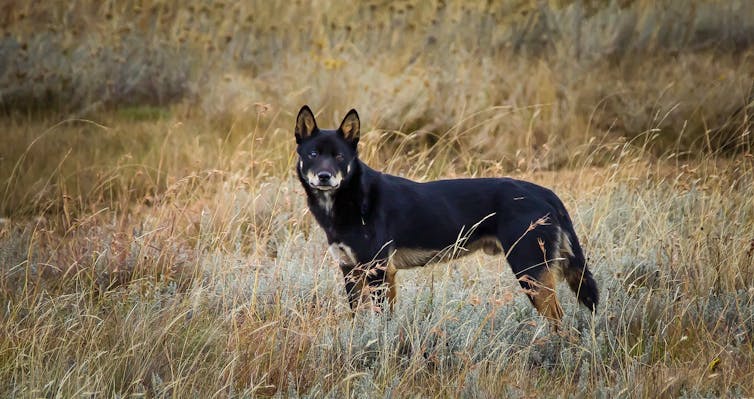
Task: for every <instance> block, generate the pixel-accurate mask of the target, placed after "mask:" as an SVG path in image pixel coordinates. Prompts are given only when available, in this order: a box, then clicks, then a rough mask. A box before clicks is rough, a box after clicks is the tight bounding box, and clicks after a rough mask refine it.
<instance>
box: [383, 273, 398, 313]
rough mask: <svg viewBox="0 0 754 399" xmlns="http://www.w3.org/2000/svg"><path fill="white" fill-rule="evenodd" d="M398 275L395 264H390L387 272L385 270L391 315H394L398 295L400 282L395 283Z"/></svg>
mask: <svg viewBox="0 0 754 399" xmlns="http://www.w3.org/2000/svg"><path fill="white" fill-rule="evenodd" d="M396 273H398V269H396V268H395V266H394V265H393V262H388V266H387V270H385V283H387V303H388V304H389V305H390V313H393V308H394V307H395V297H396V296H397V295H398V282H397V281H395V274H396Z"/></svg>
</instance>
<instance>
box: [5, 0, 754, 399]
mask: <svg viewBox="0 0 754 399" xmlns="http://www.w3.org/2000/svg"><path fill="white" fill-rule="evenodd" d="M344 4H345V3H344ZM441 4H444V6H438V5H428V4H425V3H418V2H417V3H413V2H400V3H391V4H382V3H379V4H378V3H363V4H359V5H357V6H353V5H349V6H345V5H342V4H340V3H329V2H317V3H315V4H309V3H307V2H302V3H294V4H291V5H287V6H284V7H283V6H280V7H277V6H274V7H273V6H271V5H270V3H267V2H258V3H243V4H240V3H239V4H238V5H230V4H227V5H226V4H224V3H221V2H216V3H212V4H204V3H200V2H194V1H190V2H187V3H185V4H184V5H180V4H178V3H177V2H172V1H144V2H133V3H118V2H91V1H83V0H82V1H76V2H67V3H65V4H64V3H59V4H58V3H53V4H50V5H48V6H46V7H41V6H39V5H34V4H33V3H28V4H27V3H25V2H10V3H7V4H6V5H4V6H3V7H0V21H2V22H3V23H2V24H0V25H2V26H3V29H4V32H5V33H4V35H3V37H2V38H0V55H2V56H0V106H1V107H2V108H3V111H4V115H3V117H2V118H1V119H0V132H3V133H2V138H3V139H2V141H3V146H2V148H0V305H2V308H1V310H0V312H2V317H0V324H1V326H0V328H1V330H0V331H2V336H1V338H2V339H0V396H2V397H40V396H45V397H78V396H94V397H115V396H121V397H122V396H135V397H138V396H148V397H163V396H174V397H187V396H188V397H228V396H233V397H252V396H272V395H279V396H294V397H295V396H316V397H319V396H329V397H364V396H367V397H385V396H388V395H391V396H396V397H403V396H411V397H414V396H422V397H425V396H441V397H447V396H454V397H455V396H464V397H520V396H527V397H528V396H547V397H551V396H564V397H570V396H574V397H584V396H586V397H657V396H666V397H668V396H688V397H709V396H733V397H738V396H754V318H753V317H752V315H753V314H754V283H753V282H754V235H753V233H752V232H754V206H753V205H752V200H751V199H752V197H754V186H752V184H751V182H752V181H754V159H753V158H752V155H751V152H752V151H751V144H752V139H751V137H752V136H751V134H750V129H751V121H752V119H751V112H752V94H751V90H752V81H754V78H753V77H754V69H752V65H754V62H752V60H751V58H752V51H751V47H750V45H751V43H752V40H754V39H753V38H754V35H752V30H754V16H753V15H752V12H754V10H753V9H752V8H751V7H747V3H746V2H745V1H729V2H717V1H702V0H697V1H694V2H693V3H692V4H693V7H688V6H687V5H688V4H689V3H688V2H680V1H679V2H674V1H667V2H660V3H656V2H647V1H622V2H612V3H610V4H609V5H605V4H603V3H600V2H569V1H564V2H563V1H561V2H556V1H552V2H539V1H537V2H529V1H520V2H505V3H504V4H501V5H499V6H490V7H487V6H484V7H483V6H477V5H468V4H467V3H464V2H455V1H448V2H443V3H441ZM485 7H487V8H485ZM294 21H295V22H294ZM53 22H55V23H53ZM303 103H309V104H311V105H312V106H313V107H314V108H315V109H316V110H318V120H319V121H320V122H321V123H322V124H323V125H331V124H335V123H336V122H337V121H338V120H339V118H340V117H341V116H342V115H343V113H344V112H345V111H346V110H347V109H348V108H350V107H356V108H357V109H358V110H359V112H360V114H361V115H362V121H363V126H364V128H365V131H364V132H363V139H362V144H361V155H362V158H364V159H365V160H366V161H367V162H369V163H370V164H371V165H373V166H375V167H377V168H379V169H381V170H386V171H389V172H393V173H400V174H403V175H407V176H410V177H413V178H416V179H420V180H426V179H431V178H435V177H438V176H449V177H453V176H500V175H513V176H515V177H519V178H524V179H528V180H532V181H535V182H537V183H540V184H543V185H546V186H549V187H552V188H553V189H554V190H555V191H556V192H557V193H558V194H559V195H560V196H561V197H562V198H563V200H564V202H565V203H566V205H567V207H568V208H569V209H570V210H571V213H572V216H573V219H574V222H575V224H576V230H577V232H578V234H579V236H580V237H581V239H582V242H583V244H584V247H585V251H586V253H587V256H588V258H589V262H590V267H591V269H592V270H593V272H594V274H595V279H596V280H597V282H598V283H599V285H600V289H601V292H602V295H603V297H602V300H601V302H600V308H599V310H598V313H597V314H596V315H595V316H594V317H592V316H591V315H589V314H587V313H586V312H585V311H584V309H583V308H579V307H578V306H577V304H576V301H575V298H573V296H572V295H571V294H570V292H568V290H567V288H566V287H565V285H561V286H560V287H559V290H560V292H562V293H563V295H562V296H561V302H562V303H563V304H564V310H565V313H566V316H565V333H564V334H554V333H552V332H550V331H549V329H548V326H547V324H546V322H545V321H544V320H543V319H542V318H540V317H539V316H537V315H536V313H535V312H534V311H533V309H532V308H531V306H530V305H529V303H528V302H527V301H526V299H525V296H524V295H522V294H521V293H520V290H519V288H518V284H517V283H516V281H515V280H514V279H513V276H512V275H511V273H510V272H509V269H508V267H507V265H506V264H505V262H504V260H502V259H500V258H492V257H487V256H484V255H479V256H472V257H468V258H464V259H463V260H459V261H454V262H450V263H449V264H446V265H439V266H435V267H433V268H432V269H431V271H429V270H415V271H402V272H401V273H400V274H399V276H398V277H399V279H400V281H401V290H400V292H399V300H398V304H397V306H396V312H395V314H393V315H392V316H391V317H386V316H384V315H378V314H371V313H368V312H364V313H360V314H359V315H357V317H356V318H354V319H351V318H350V317H349V316H348V310H347V308H348V305H347V304H346V301H345V298H344V295H343V287H342V282H341V277H340V272H339V271H338V270H336V268H335V267H334V265H333V264H332V260H331V259H329V258H328V257H327V255H326V254H325V247H326V244H325V242H324V235H323V234H322V232H321V231H320V229H319V228H318V227H317V226H316V225H315V224H314V222H313V220H312V218H311V217H310V215H308V213H307V211H306V207H305V201H304V198H303V197H304V194H303V192H302V190H301V189H300V187H299V186H298V182H297V181H295V179H294V178H293V174H292V171H293V165H294V163H295V159H294V158H293V156H294V155H293V146H294V142H293V139H292V132H291V126H293V117H294V113H295V111H296V110H298V107H300V105H301V104H303Z"/></svg>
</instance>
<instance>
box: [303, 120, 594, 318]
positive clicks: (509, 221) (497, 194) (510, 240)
mask: <svg viewBox="0 0 754 399" xmlns="http://www.w3.org/2000/svg"><path fill="white" fill-rule="evenodd" d="M359 127H360V122H359V116H358V114H357V113H356V111H355V110H351V111H350V112H348V114H347V115H346V117H345V118H344V119H343V122H342V123H341V125H340V127H339V128H338V129H336V130H324V129H319V128H318V127H317V122H316V121H315V118H314V114H313V113H312V111H311V110H310V109H309V107H308V106H304V107H303V108H301V111H299V113H298V117H297V119H296V128H295V134H296V143H297V144H298V146H297V149H296V151H297V152H298V155H299V162H298V166H297V170H298V176H299V179H300V180H301V184H302V185H303V186H304V190H306V195H307V199H308V204H309V209H310V210H311V212H312V214H313V215H314V217H315V218H316V220H317V222H318V223H319V225H320V226H322V228H323V229H324V230H325V234H326V235H327V242H328V243H329V244H330V252H331V253H332V255H333V256H334V257H335V258H336V259H337V260H338V262H339V264H340V268H341V270H342V271H343V275H344V277H345V286H346V292H347V294H348V299H349V303H350V305H351V308H352V309H355V308H356V307H357V306H358V305H359V303H360V301H362V299H364V298H368V297H370V296H371V298H372V300H374V301H375V302H376V303H377V304H378V305H380V306H382V305H383V303H384V298H385V294H386V293H387V299H388V303H389V304H390V308H391V309H392V307H393V304H394V302H395V297H396V291H397V287H396V281H395V274H396V272H397V271H398V270H400V269H407V268H412V267H416V266H424V265H427V264H430V263H434V262H438V261H444V260H448V259H454V258H457V257H460V256H463V255H467V254H469V253H471V252H474V251H475V250H478V249H482V250H484V252H485V253H487V254H491V255H494V254H501V253H504V255H505V257H506V259H507V262H508V264H510V266H511V268H512V269H513V273H515V275H516V277H517V278H518V281H519V282H520V284H521V286H522V287H523V288H524V289H525V292H526V294H527V295H528V296H529V299H530V300H531V302H532V303H533V304H534V306H535V307H536V309H537V311H539V313H540V314H542V315H544V316H545V317H547V318H549V319H552V320H554V321H556V322H557V321H559V320H560V318H561V317H562V314H563V311H562V310H561V308H560V304H559V303H558V300H557V296H556V295H555V283H556V279H557V278H558V277H564V278H565V280H566V281H567V282H568V285H569V286H570V287H571V289H572V290H573V291H574V292H575V293H576V295H577V296H578V299H579V301H581V303H582V304H584V305H585V306H586V307H588V308H589V309H590V310H592V311H594V309H595V307H596V306H597V302H598V291H597V284H596V283H595V281H594V279H593V278H592V274H591V272H589V270H588V269H587V267H586V264H585V260H584V254H583V252H582V250H581V246H579V240H578V238H577V237H576V233H575V232H574V230H573V224H572V223H571V219H570V217H569V216H568V212H567V211H566V209H565V207H564V206H563V203H562V202H561V201H560V199H558V197H557V196H556V195H555V194H554V193H553V192H552V191H550V190H548V189H546V188H543V187H540V186H538V185H536V184H533V183H529V182H525V181H520V180H514V179H509V178H485V179H456V180H440V181H432V182H427V183H417V182H413V181H411V180H407V179H404V178H402V177H398V176H392V175H388V174H384V173H380V172H377V171H375V170H373V169H371V168H369V167H368V166H367V165H366V164H364V163H363V162H361V161H360V160H359V158H358V152H357V148H356V147H357V144H358V142H359Z"/></svg>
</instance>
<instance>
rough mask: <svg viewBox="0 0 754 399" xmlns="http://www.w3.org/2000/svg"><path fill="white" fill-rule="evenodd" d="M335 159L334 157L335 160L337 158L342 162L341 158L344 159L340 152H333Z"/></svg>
mask: <svg viewBox="0 0 754 399" xmlns="http://www.w3.org/2000/svg"><path fill="white" fill-rule="evenodd" d="M335 159H336V160H337V161H338V162H343V159H345V157H343V154H341V153H337V154H335Z"/></svg>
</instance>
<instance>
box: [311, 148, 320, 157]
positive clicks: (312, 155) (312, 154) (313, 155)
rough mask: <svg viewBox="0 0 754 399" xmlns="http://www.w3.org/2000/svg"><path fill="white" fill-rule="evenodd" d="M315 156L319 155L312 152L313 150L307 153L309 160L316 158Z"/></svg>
mask: <svg viewBox="0 0 754 399" xmlns="http://www.w3.org/2000/svg"><path fill="white" fill-rule="evenodd" d="M317 155H319V153H318V152H317V151H314V150H312V151H311V152H310V153H309V158H316V157H317Z"/></svg>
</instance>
